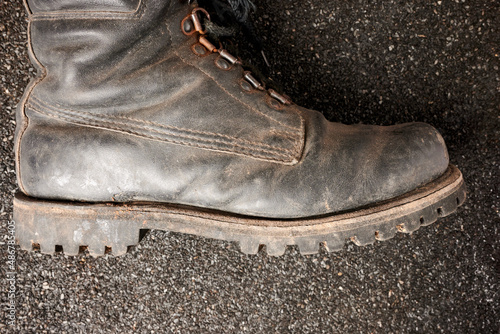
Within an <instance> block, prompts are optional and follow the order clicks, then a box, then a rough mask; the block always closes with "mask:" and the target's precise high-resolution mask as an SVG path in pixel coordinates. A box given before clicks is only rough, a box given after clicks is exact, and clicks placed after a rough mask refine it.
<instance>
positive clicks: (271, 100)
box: [266, 95, 284, 110]
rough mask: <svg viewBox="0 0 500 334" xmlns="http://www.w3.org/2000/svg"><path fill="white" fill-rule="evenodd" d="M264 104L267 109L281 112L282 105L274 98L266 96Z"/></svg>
mask: <svg viewBox="0 0 500 334" xmlns="http://www.w3.org/2000/svg"><path fill="white" fill-rule="evenodd" d="M266 103H267V105H268V106H269V107H271V108H273V109H275V110H282V109H283V107H284V105H283V103H281V102H280V101H278V100H276V99H275V98H273V97H271V96H269V95H267V96H266Z"/></svg>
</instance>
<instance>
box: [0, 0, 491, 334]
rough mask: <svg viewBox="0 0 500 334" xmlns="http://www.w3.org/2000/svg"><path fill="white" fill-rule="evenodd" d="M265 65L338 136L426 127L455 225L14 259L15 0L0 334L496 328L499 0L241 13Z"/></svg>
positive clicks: (20, 13) (5, 84)
mask: <svg viewBox="0 0 500 334" xmlns="http://www.w3.org/2000/svg"><path fill="white" fill-rule="evenodd" d="M255 3H256V4H257V7H258V12H257V13H255V14H254V15H253V20H254V21H255V23H256V30H257V33H258V34H259V35H261V36H263V42H264V50H265V53H266V55H267V58H268V59H269V63H270V64H271V67H270V68H267V66H266V65H264V64H263V61H262V58H260V57H259V55H258V54H250V49H251V48H247V50H245V47H244V43H240V44H243V47H242V49H243V51H242V53H243V54H245V53H247V54H249V55H248V57H249V59H250V61H251V62H252V63H254V64H255V65H256V66H260V67H264V69H265V70H266V68H267V71H268V72H269V75H270V76H271V77H273V78H274V80H275V81H276V82H279V83H280V84H281V86H282V88H283V90H284V91H285V92H287V93H288V95H290V96H291V97H292V98H293V99H294V101H296V102H297V103H299V104H301V105H304V106H306V107H310V108H314V109H318V110H322V111H324V113H325V115H327V117H328V118H329V119H331V120H335V121H341V122H344V123H358V122H363V123H369V124H394V123H401V122H406V121H424V122H428V123H431V124H433V125H434V126H436V127H437V128H438V129H439V130H440V131H441V133H442V134H443V136H444V137H445V139H446V141H447V143H448V146H449V152H450V158H451V161H452V163H454V164H455V165H457V166H458V167H459V168H460V169H461V171H462V172H463V174H464V177H465V180H466V182H467V184H468V189H469V192H468V199H467V201H466V203H465V204H464V206H462V207H461V208H459V210H458V212H457V213H455V214H454V215H452V216H449V217H447V218H445V219H441V220H439V221H438V222H437V223H435V224H433V225H431V226H428V227H424V228H421V229H420V230H418V231H417V232H415V233H413V234H411V235H404V234H398V235H397V236H396V237H395V238H394V239H391V240H389V241H385V242H377V243H375V244H374V245H371V246H367V247H357V246H354V245H353V244H352V243H349V244H346V246H345V247H344V249H343V250H342V251H340V252H336V253H331V254H327V253H320V254H317V255H314V256H301V255H300V254H299V253H298V251H297V249H295V248H289V249H288V250H287V252H286V254H285V255H284V256H282V257H279V258H273V257H268V256H266V255H264V254H263V253H259V254H258V255H255V256H247V255H243V254H241V253H239V252H238V251H237V246H236V245H234V244H231V243H227V242H220V241H214V240H208V239H204V238H200V237H193V236H188V235H180V234H175V233H169V232H162V231H152V232H151V233H150V234H148V235H147V236H146V237H145V238H144V239H143V241H142V242H141V244H140V245H139V246H137V247H135V248H134V249H133V250H131V252H130V253H128V254H126V255H125V256H122V257H118V258H115V257H112V256H105V257H101V258H97V259H94V258H91V257H88V256H86V255H85V254H83V255H80V256H78V257H67V256H65V255H63V254H56V255H55V256H48V255H41V254H37V253H27V252H24V251H20V250H19V249H18V248H17V250H16V255H17V257H16V262H15V271H14V273H15V274H14V276H15V278H16V281H15V288H16V289H17V292H16V298H15V311H16V312H15V321H13V325H9V321H10V319H9V310H7V309H6V308H7V303H9V302H10V301H11V299H10V298H9V294H8V291H9V288H10V286H11V285H10V281H8V278H9V277H12V275H13V274H8V272H10V271H11V270H10V269H9V264H8V262H7V260H8V257H7V246H8V245H7V243H8V237H9V235H10V234H9V233H8V229H7V226H8V224H7V222H8V221H9V220H10V219H11V215H12V204H11V203H12V196H13V192H14V191H15V189H16V183H15V182H16V181H15V170H14V157H13V153H12V148H13V144H12V139H13V132H14V127H15V123H14V118H15V117H14V108H15V105H16V103H17V102H18V101H19V98H20V97H21V94H22V92H23V89H24V87H25V86H26V83H27V81H28V80H29V78H30V76H31V74H32V72H33V70H32V68H31V67H30V63H29V60H28V58H27V51H26V42H25V41H26V22H25V15H24V9H23V8H22V5H21V3H20V1H1V2H0V36H1V44H0V73H1V81H0V88H1V92H0V99H1V114H0V117H1V124H2V127H1V128H0V191H1V193H0V205H1V206H0V220H1V223H2V224H1V225H2V226H1V227H0V242H1V245H0V281H1V283H0V286H1V287H2V290H1V292H0V302H1V303H2V305H1V311H0V332H2V333H28V332H29V333H31V332H33V333H90V332H92V333H132V332H138V333H153V332H155V333H207V332H212V333H239V332H242V333H244V332H247V333H274V332H276V333H289V332H290V333H417V332H418V333H440V332H442V333H498V331H499V329H500V314H499V313H500V312H499V310H500V298H499V297H500V296H499V291H500V287H499V275H500V251H499V248H500V247H499V246H500V242H499V240H500V235H499V230H498V229H499V225H500V224H499V223H500V215H499V205H500V204H499V196H500V194H499V189H500V166H499V164H500V149H499V138H500V136H499V129H500V124H499V123H500V119H499V105H500V78H499V73H500V72H499V66H500V62H499V53H500V50H499V46H500V41H499V39H500V32H499V31H498V30H499V27H500V22H499V21H500V19H499V17H500V16H499V15H498V13H499V10H500V6H499V2H497V1H493V0H492V1H486V0H475V1H465V0H456V1H417V0H410V1H406V2H402V1H394V0H387V1H380V0H376V1H340V0H328V1H325V0H323V1H321V0H303V1H298V0H297V1H280V2H277V1H271V0H258V1H257V0H255Z"/></svg>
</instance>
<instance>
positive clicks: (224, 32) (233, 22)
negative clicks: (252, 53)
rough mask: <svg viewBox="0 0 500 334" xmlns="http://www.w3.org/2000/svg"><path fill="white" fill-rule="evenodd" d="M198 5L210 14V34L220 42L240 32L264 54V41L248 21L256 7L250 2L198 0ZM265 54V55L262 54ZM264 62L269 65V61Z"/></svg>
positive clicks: (240, 0)
mask: <svg viewBox="0 0 500 334" xmlns="http://www.w3.org/2000/svg"><path fill="white" fill-rule="evenodd" d="M197 2H198V5H199V6H200V7H202V8H204V9H205V10H207V11H208V12H209V13H210V17H211V21H210V22H207V23H206V29H207V31H208V34H209V35H211V36H212V37H215V38H216V39H217V40H219V39H220V38H221V37H235V36H236V34H237V33H238V31H239V30H241V31H242V32H243V34H244V35H245V36H246V37H247V39H248V41H249V42H250V43H251V44H252V45H253V47H254V49H256V50H257V51H258V52H259V53H262V50H263V47H262V40H261V39H260V37H259V36H258V35H257V34H256V33H255V28H254V26H253V24H252V23H251V22H250V21H249V20H248V15H249V14H250V12H251V11H252V10H254V11H255V10H256V7H255V5H254V4H253V2H252V1H250V0H198V1H197ZM262 54H263V53H262ZM264 60H265V62H266V64H267V59H265V56H264Z"/></svg>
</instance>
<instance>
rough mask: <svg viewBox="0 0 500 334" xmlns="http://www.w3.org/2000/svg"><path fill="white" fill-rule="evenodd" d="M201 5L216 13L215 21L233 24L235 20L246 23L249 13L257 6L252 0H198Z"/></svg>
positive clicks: (211, 13)
mask: <svg viewBox="0 0 500 334" xmlns="http://www.w3.org/2000/svg"><path fill="white" fill-rule="evenodd" d="M198 4H199V5H200V7H203V8H205V9H206V10H207V11H208V12H209V13H210V15H214V14H215V15H214V16H215V17H216V18H215V22H216V23H218V24H222V25H225V26H226V25H232V24H234V21H236V22H238V23H240V24H244V23H245V22H246V20H247V19H248V14H250V11H251V10H255V9H256V7H255V5H254V4H253V2H252V1H250V0H227V1H226V0H198Z"/></svg>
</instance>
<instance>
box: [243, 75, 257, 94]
mask: <svg viewBox="0 0 500 334" xmlns="http://www.w3.org/2000/svg"><path fill="white" fill-rule="evenodd" d="M240 87H241V89H243V90H244V91H245V92H247V93H250V92H252V91H253V90H254V89H255V88H254V87H253V86H252V84H251V83H250V82H248V81H246V80H245V79H244V78H241V79H240Z"/></svg>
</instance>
